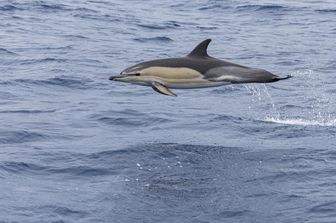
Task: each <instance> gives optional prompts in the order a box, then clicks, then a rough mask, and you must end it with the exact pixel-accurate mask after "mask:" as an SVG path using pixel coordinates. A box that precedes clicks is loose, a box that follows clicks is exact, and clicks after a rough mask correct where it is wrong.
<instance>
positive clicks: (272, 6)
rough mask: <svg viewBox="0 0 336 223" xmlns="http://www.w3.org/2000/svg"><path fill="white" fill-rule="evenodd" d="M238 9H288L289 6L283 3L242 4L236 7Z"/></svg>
mask: <svg viewBox="0 0 336 223" xmlns="http://www.w3.org/2000/svg"><path fill="white" fill-rule="evenodd" d="M236 8H237V9H238V10H254V11H287V10H288V9H289V8H287V7H285V6H281V5H241V6H237V7H236Z"/></svg>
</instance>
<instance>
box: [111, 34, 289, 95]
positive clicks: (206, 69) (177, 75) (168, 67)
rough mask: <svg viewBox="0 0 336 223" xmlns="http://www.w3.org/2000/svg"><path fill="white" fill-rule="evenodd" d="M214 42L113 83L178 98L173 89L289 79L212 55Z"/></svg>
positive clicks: (142, 67) (133, 68)
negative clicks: (209, 53) (142, 86)
mask: <svg viewBox="0 0 336 223" xmlns="http://www.w3.org/2000/svg"><path fill="white" fill-rule="evenodd" d="M210 42H211V39H206V40H204V41H202V42H201V43H199V44H198V45H197V46H196V47H195V48H194V49H193V50H192V51H191V52H190V53H189V54H188V55H187V56H185V57H180V58H167V59H160V60H151V61H146V62H142V63H139V64H136V65H134V66H131V67H128V68H126V69H125V70H123V71H122V72H121V73H120V75H118V76H111V77H110V78H109V79H110V80H113V81H121V82H127V83H132V84H138V85H144V86H150V87H152V88H153V89H154V90H155V91H157V92H159V93H161V94H164V95H168V96H177V95H176V94H175V93H173V92H172V91H171V90H170V88H174V89H192V88H205V87H217V86H221V85H228V84H246V83H270V82H276V81H279V80H284V79H288V78H290V77H292V76H290V75H288V76H285V77H279V76H277V75H274V74H272V73H270V72H268V71H266V70H263V69H257V68H251V67H246V66H242V65H238V64H234V63H231V62H228V61H224V60H220V59H217V58H214V57H211V56H209V55H208V52H207V49H208V46H209V43H210Z"/></svg>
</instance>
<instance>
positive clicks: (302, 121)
mask: <svg viewBox="0 0 336 223" xmlns="http://www.w3.org/2000/svg"><path fill="white" fill-rule="evenodd" d="M265 121H266V122H273V123H277V124H283V125H300V126H323V127H334V126H335V127H336V119H333V120H325V121H318V120H307V119H301V118H297V119H291V118H272V117H268V118H266V119H265Z"/></svg>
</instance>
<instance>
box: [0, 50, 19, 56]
mask: <svg viewBox="0 0 336 223" xmlns="http://www.w3.org/2000/svg"><path fill="white" fill-rule="evenodd" d="M0 55H12V56H14V55H17V54H16V53H14V52H12V51H9V50H7V49H5V48H0Z"/></svg>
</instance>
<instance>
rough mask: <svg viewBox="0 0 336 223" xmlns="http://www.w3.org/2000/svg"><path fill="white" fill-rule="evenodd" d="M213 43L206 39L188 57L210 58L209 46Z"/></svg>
mask: <svg viewBox="0 0 336 223" xmlns="http://www.w3.org/2000/svg"><path fill="white" fill-rule="evenodd" d="M210 42H211V39H206V40H204V41H202V42H201V43H200V44H198V45H197V46H196V47H195V48H194V49H193V50H192V51H191V52H190V53H189V54H188V56H191V57H208V56H209V55H208V52H207V49H208V46H209V43H210Z"/></svg>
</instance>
